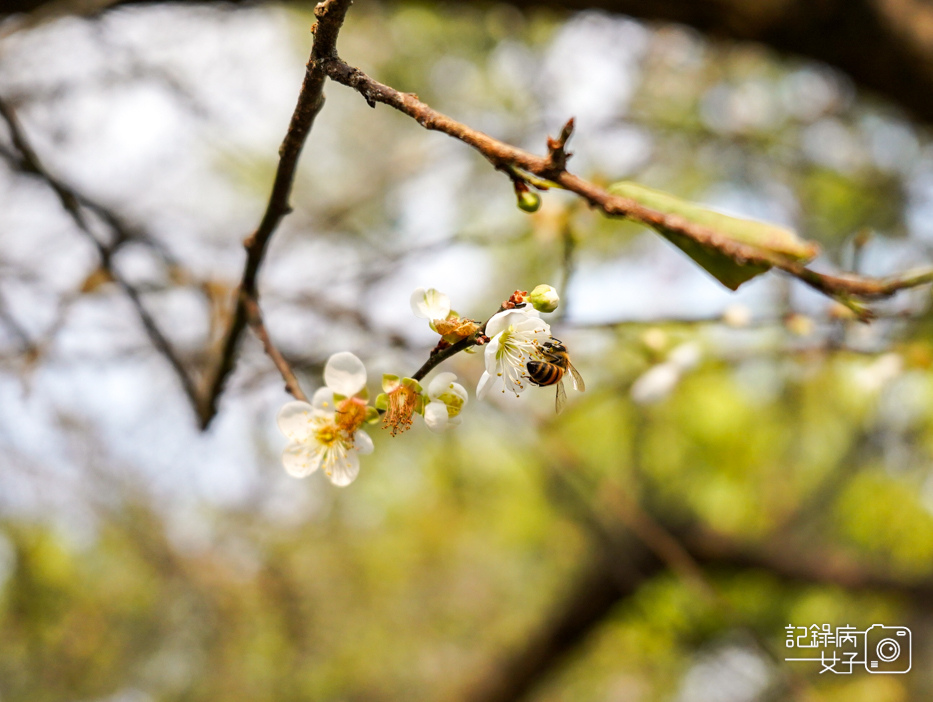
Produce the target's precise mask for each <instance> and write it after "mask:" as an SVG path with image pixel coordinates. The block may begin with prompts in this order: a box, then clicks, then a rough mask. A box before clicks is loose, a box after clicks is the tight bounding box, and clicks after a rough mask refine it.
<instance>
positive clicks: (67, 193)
mask: <svg viewBox="0 0 933 702" xmlns="http://www.w3.org/2000/svg"><path fill="white" fill-rule="evenodd" d="M0 117H2V118H3V120H4V121H5V122H6V125H7V128H8V129H9V132H10V139H11V141H12V143H13V147H14V148H15V149H16V152H17V153H12V152H10V151H7V150H6V149H0V156H2V157H3V158H4V159H5V160H6V161H7V163H8V164H9V165H10V167H11V168H14V169H16V170H19V171H21V172H23V173H27V174H29V175H32V176H35V177H37V178H39V179H41V180H42V181H44V182H45V183H46V185H48V186H49V187H50V188H51V189H52V190H53V191H54V192H55V194H56V195H57V196H58V199H59V201H60V202H61V205H62V207H63V208H64V209H65V211H66V212H67V213H68V215H69V216H70V217H71V219H72V220H73V221H74V223H75V224H76V225H77V227H78V229H79V230H80V231H81V232H82V234H84V235H85V237H86V238H87V240H88V241H89V242H90V243H91V244H92V245H93V247H94V249H95V251H96V252H97V255H98V258H99V260H100V268H101V270H102V271H105V272H106V275H107V277H109V278H110V279H111V280H113V282H114V283H116V285H117V286H118V287H119V288H120V290H122V291H123V293H124V294H125V295H126V296H127V297H128V298H129V299H130V302H132V304H133V307H134V308H135V310H136V314H137V315H138V317H139V320H140V321H141V322H142V325H143V327H144V328H145V330H146V334H148V336H149V338H150V339H151V340H152V345H153V346H155V348H156V349H157V350H158V351H159V353H160V354H162V356H163V357H164V358H165V359H166V360H167V361H168V362H169V365H171V367H172V369H173V370H174V371H175V374H176V375H177V376H178V380H179V381H180V382H181V386H182V389H183V390H184V392H185V395H186V396H187V397H188V401H189V402H190V403H191V406H192V407H193V408H194V409H195V410H197V408H198V406H199V395H198V389H197V386H196V384H195V382H194V380H193V379H192V377H191V375H190V374H189V372H188V370H187V369H186V368H185V365H184V364H183V363H182V361H181V359H180V358H179V357H178V355H177V353H176V352H175V350H174V349H173V348H172V344H171V343H170V342H169V340H168V339H167V338H166V336H165V334H164V333H163V332H162V330H161V329H160V328H159V326H158V324H156V321H155V319H153V317H152V315H151V314H150V313H149V311H148V310H147V309H146V307H145V305H144V304H143V301H142V298H141V296H140V293H139V291H138V290H137V289H136V288H135V287H134V286H133V285H131V284H130V283H129V282H128V281H127V280H126V279H125V278H124V277H123V275H122V274H121V273H120V272H119V271H118V270H117V269H116V268H115V267H114V266H113V265H112V259H113V255H114V253H115V252H116V250H117V249H118V248H119V246H120V245H121V244H123V243H125V242H127V241H130V240H133V239H134V238H140V237H139V235H138V234H136V233H134V232H131V231H130V230H129V228H128V227H126V226H124V224H123V223H122V221H121V219H120V217H118V216H117V215H116V214H114V213H112V212H110V211H109V210H108V209H107V208H106V207H104V206H102V205H99V204H97V203H94V202H92V201H91V200H90V199H89V198H87V197H86V196H83V195H80V194H78V193H77V192H75V191H74V190H73V189H71V188H70V187H69V186H68V185H66V184H65V183H63V182H62V181H61V180H59V179H58V178H56V177H55V176H53V175H52V174H50V173H49V172H48V171H47V170H46V169H45V167H44V166H43V165H42V163H41V161H40V160H39V157H38V155H37V154H36V153H35V151H34V150H33V148H32V146H31V145H30V144H29V141H28V140H27V138H26V135H25V133H24V132H23V130H22V128H21V127H20V124H19V121H18V120H17V118H16V114H15V113H14V112H13V109H12V108H11V107H10V106H9V105H8V104H7V103H6V102H5V101H4V100H2V99H0ZM85 209H87V210H90V211H92V212H94V213H95V214H97V215H98V216H100V217H101V218H102V219H103V220H104V222H105V223H106V224H107V225H108V226H109V227H110V228H111V230H112V233H113V241H112V243H111V244H106V243H104V242H103V241H101V239H100V238H99V237H98V235H97V234H95V233H94V229H93V227H92V225H91V222H90V220H89V219H88V216H87V214H86V212H85Z"/></svg>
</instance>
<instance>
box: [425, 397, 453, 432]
mask: <svg viewBox="0 0 933 702" xmlns="http://www.w3.org/2000/svg"><path fill="white" fill-rule="evenodd" d="M448 419H449V415H448V414H447V405H445V404H444V403H443V402H429V403H428V406H427V407H425V408H424V423H425V424H427V425H428V429H430V430H431V431H436V432H437V433H441V432H442V431H444V430H445V429H447V423H448Z"/></svg>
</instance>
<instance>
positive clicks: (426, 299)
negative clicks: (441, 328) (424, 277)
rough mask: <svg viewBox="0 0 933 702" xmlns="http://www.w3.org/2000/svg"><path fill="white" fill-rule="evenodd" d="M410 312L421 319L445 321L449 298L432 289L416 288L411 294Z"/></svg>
mask: <svg viewBox="0 0 933 702" xmlns="http://www.w3.org/2000/svg"><path fill="white" fill-rule="evenodd" d="M411 311H412V312H413V313H414V315H415V316H416V317H421V318H422V319H431V320H434V319H447V315H448V314H450V298H449V297H447V296H446V295H445V294H444V293H442V292H438V291H437V290H435V289H434V288H428V289H427V290H425V289H424V288H417V289H416V290H415V291H414V292H413V293H412V294H411Z"/></svg>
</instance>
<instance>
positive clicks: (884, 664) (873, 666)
mask: <svg viewBox="0 0 933 702" xmlns="http://www.w3.org/2000/svg"><path fill="white" fill-rule="evenodd" d="M910 638H911V637H910V629H908V628H907V627H906V626H885V625H883V624H873V625H872V626H870V627H869V628H868V629H866V630H865V668H866V669H867V670H868V672H869V673H906V672H908V671H909V670H910V666H911V662H912V661H911V651H910Z"/></svg>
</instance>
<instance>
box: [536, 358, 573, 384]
mask: <svg viewBox="0 0 933 702" xmlns="http://www.w3.org/2000/svg"><path fill="white" fill-rule="evenodd" d="M563 375H564V369H563V368H561V367H560V366H558V365H556V364H554V363H546V362H543V361H529V362H528V380H530V381H531V382H532V383H534V384H535V385H540V386H542V387H543V386H545V385H554V384H555V383H557V382H559V381H560V379H561V378H562V377H563Z"/></svg>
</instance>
